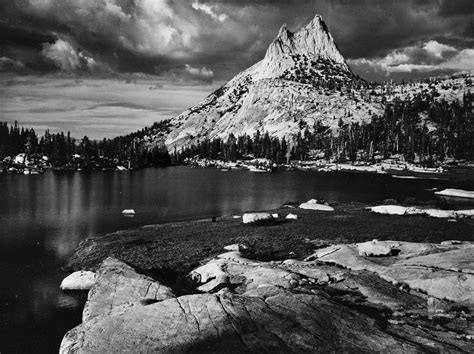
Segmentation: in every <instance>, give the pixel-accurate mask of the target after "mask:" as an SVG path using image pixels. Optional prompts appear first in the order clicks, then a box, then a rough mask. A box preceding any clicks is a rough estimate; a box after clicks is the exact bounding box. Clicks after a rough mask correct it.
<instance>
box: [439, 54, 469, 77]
mask: <svg viewBox="0 0 474 354" xmlns="http://www.w3.org/2000/svg"><path fill="white" fill-rule="evenodd" d="M441 67H443V68H446V69H452V70H466V71H471V72H474V49H463V50H461V51H460V52H459V53H458V54H456V55H455V56H454V57H452V58H451V59H450V60H448V61H447V62H445V63H443V64H442V65H441Z"/></svg>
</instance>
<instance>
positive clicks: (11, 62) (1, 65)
mask: <svg viewBox="0 0 474 354" xmlns="http://www.w3.org/2000/svg"><path fill="white" fill-rule="evenodd" d="M24 68H25V64H23V63H22V62H21V61H19V60H15V59H11V58H7V57H0V71H4V70H5V71H7V70H11V69H24Z"/></svg>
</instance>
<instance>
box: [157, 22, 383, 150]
mask: <svg viewBox="0 0 474 354" xmlns="http://www.w3.org/2000/svg"><path fill="white" fill-rule="evenodd" d="M361 82H362V81H361V80H360V79H357V78H356V77H355V76H354V75H353V73H352V71H351V69H350V68H349V66H348V65H347V63H346V62H345V60H344V57H343V56H342V55H341V53H340V52H339V50H338V49H337V46H336V44H335V42H334V39H333V38H332V36H331V34H330V33H329V31H328V29H327V26H326V24H325V23H324V21H323V20H322V18H321V16H319V15H316V17H315V18H314V19H313V20H312V21H311V22H310V23H309V24H307V25H306V26H304V27H303V28H301V29H300V30H299V31H297V32H296V33H292V32H291V31H289V30H288V29H287V28H286V26H285V25H284V26H282V27H281V29H280V31H279V33H278V36H277V37H276V38H275V40H274V41H273V42H272V43H271V44H270V46H269V47H268V49H267V52H266V54H265V57H264V58H263V59H262V60H261V61H260V62H258V63H256V64H255V65H253V66H252V67H250V68H248V69H247V70H245V71H243V72H241V73H240V74H238V75H237V76H235V77H234V78H233V79H232V80H230V81H229V82H228V83H227V84H225V85H224V86H222V87H221V88H220V89H218V90H217V91H215V92H214V93H212V94H211V95H209V96H208V97H207V98H206V99H205V100H204V101H203V102H202V103H200V104H198V105H197V106H195V107H192V108H190V109H189V110H187V111H185V112H183V113H182V114H180V115H179V116H177V117H175V118H174V119H173V120H172V131H171V133H170V134H169V136H168V137H167V139H166V145H167V146H168V147H169V148H172V147H174V146H178V147H179V146H183V145H187V144H191V143H194V142H197V141H198V140H202V139H203V138H210V139H212V138H216V137H220V138H226V137H228V136H229V135H230V134H231V133H232V134H234V135H236V136H237V135H241V134H249V135H252V134H254V133H255V132H256V131H257V130H260V131H262V132H263V131H268V132H269V133H270V134H271V135H273V136H278V137H280V138H281V137H286V138H292V137H295V136H296V135H297V134H299V133H300V132H301V130H302V129H304V128H306V127H307V128H309V129H311V128H312V127H313V125H314V123H315V122H316V121H321V122H322V123H323V124H325V125H328V126H334V127H336V126H337V122H338V120H339V118H341V117H345V116H351V117H352V118H353V119H356V120H357V121H360V120H363V119H367V120H368V119H370V114H369V111H370V112H371V113H377V112H381V105H380V104H370V105H360V106H359V107H357V106H358V104H357V102H358V97H357V95H351V96H344V95H341V93H340V92H339V91H337V90H334V89H328V87H330V86H334V85H338V86H339V87H344V86H347V87H349V86H352V85H357V84H358V83H361ZM336 91H337V92H336ZM349 111H350V112H351V113H350V114H349V113H348V112H349Z"/></svg>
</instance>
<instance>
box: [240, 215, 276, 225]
mask: <svg viewBox="0 0 474 354" xmlns="http://www.w3.org/2000/svg"><path fill="white" fill-rule="evenodd" d="M270 219H273V217H272V215H271V214H269V213H246V214H244V216H243V217H242V221H243V223H244V224H251V223H254V222H256V221H261V220H270Z"/></svg>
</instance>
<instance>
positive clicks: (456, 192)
mask: <svg viewBox="0 0 474 354" xmlns="http://www.w3.org/2000/svg"><path fill="white" fill-rule="evenodd" d="M435 194H436V195H439V196H442V197H456V198H469V199H474V191H466V190H463V189H454V188H448V189H443V190H442V191H439V192H435Z"/></svg>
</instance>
